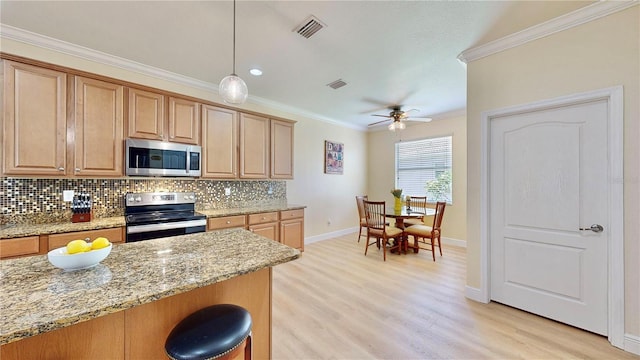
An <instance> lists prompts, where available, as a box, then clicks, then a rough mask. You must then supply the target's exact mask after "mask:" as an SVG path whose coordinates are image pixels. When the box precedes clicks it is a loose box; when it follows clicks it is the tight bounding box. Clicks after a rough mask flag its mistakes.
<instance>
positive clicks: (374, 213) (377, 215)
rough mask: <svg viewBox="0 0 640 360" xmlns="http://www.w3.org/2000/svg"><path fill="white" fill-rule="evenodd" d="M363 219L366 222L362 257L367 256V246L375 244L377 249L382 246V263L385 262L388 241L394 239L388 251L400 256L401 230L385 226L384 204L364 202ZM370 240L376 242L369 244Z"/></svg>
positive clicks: (401, 245)
mask: <svg viewBox="0 0 640 360" xmlns="http://www.w3.org/2000/svg"><path fill="white" fill-rule="evenodd" d="M363 203H364V212H365V219H366V221H367V244H366V246H365V248H364V255H365V256H366V255H367V250H368V249H369V246H371V245H373V244H376V245H377V246H378V248H380V246H382V254H383V259H384V261H387V247H388V246H389V245H390V242H389V239H395V244H393V245H392V246H390V247H389V250H396V251H398V254H400V252H401V250H402V249H403V237H404V234H403V232H402V230H401V229H398V228H397V227H393V226H387V223H386V218H385V209H386V208H385V202H384V201H367V200H364V201H363ZM371 238H374V239H376V241H374V242H371V241H370V240H371Z"/></svg>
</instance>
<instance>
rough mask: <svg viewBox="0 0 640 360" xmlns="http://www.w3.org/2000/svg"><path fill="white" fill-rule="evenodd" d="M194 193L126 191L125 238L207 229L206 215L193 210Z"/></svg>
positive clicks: (151, 236)
mask: <svg viewBox="0 0 640 360" xmlns="http://www.w3.org/2000/svg"><path fill="white" fill-rule="evenodd" d="M195 203H196V196H195V193H192V192H187V193H178V192H154V193H127V194H126V196H125V218H126V223H127V236H126V242H133V241H142V240H151V239H157V238H161V237H167V236H175V235H184V234H191V233H197V232H204V231H206V226H207V217H206V216H205V215H204V214H200V213H198V212H196V211H195Z"/></svg>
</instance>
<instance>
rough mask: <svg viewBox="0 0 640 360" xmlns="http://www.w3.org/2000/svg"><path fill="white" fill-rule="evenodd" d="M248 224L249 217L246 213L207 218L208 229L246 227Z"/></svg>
mask: <svg viewBox="0 0 640 360" xmlns="http://www.w3.org/2000/svg"><path fill="white" fill-rule="evenodd" d="M246 226H247V217H246V216H245V215H234V216H223V217H216V218H210V219H208V220H207V231H211V230H220V229H230V228H243V229H244V228H246Z"/></svg>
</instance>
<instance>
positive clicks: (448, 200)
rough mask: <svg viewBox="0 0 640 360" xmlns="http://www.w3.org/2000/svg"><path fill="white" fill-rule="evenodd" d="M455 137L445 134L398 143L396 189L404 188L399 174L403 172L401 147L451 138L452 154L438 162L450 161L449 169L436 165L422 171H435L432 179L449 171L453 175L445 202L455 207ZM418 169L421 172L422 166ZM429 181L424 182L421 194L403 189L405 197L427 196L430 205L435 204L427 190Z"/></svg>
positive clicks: (396, 147) (395, 151)
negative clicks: (401, 167)
mask: <svg viewBox="0 0 640 360" xmlns="http://www.w3.org/2000/svg"><path fill="white" fill-rule="evenodd" d="M453 137H454V134H444V135H438V136H430V137H424V138H418V139H411V140H406V141H402V140H400V141H398V142H396V143H395V144H394V162H395V164H394V175H395V180H394V182H395V188H398V189H401V188H402V185H400V182H401V181H400V174H399V172H400V171H401V170H400V169H399V162H400V154H399V150H400V147H401V146H402V145H403V144H410V143H415V142H425V141H432V140H438V139H445V138H449V139H450V140H449V144H448V145H449V148H450V153H449V154H448V155H447V154H445V155H444V156H442V159H438V160H441V161H442V160H444V161H445V164H446V162H447V161H448V162H449V164H448V165H449V166H448V167H447V166H444V167H443V166H435V165H434V166H431V167H424V166H423V169H422V170H426V171H433V172H434V175H433V176H431V178H432V179H435V178H437V177H436V175H435V174H437V173H439V172H440V173H442V172H444V171H447V170H448V171H449V172H450V174H451V183H450V185H449V186H450V192H449V193H448V194H447V196H446V200H445V201H446V203H447V205H453V201H454V199H453V193H454V189H453V188H454V184H453V183H454V181H453V165H454V164H453V163H454V161H453V152H454V148H453V144H454V142H453ZM416 168H417V170H419V171H420V170H421V169H420V166H416ZM424 177H429V176H424ZM418 181H419V180H418ZM427 181H429V180H424V181H423V186H422V191H421V192H419V193H412V192H414V190H407V189H403V196H411V195H414V196H425V195H426V196H427V201H428V202H430V203H433V202H435V201H436V200H434V199H433V197H429V195H428V194H427V190H426V185H427ZM439 201H442V200H439Z"/></svg>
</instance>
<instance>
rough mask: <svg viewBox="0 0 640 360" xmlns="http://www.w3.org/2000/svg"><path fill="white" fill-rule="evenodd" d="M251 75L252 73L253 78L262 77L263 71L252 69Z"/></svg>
mask: <svg viewBox="0 0 640 360" xmlns="http://www.w3.org/2000/svg"><path fill="white" fill-rule="evenodd" d="M249 73H251V75H253V76H260V75H262V70H260V69H251V70H249Z"/></svg>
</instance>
